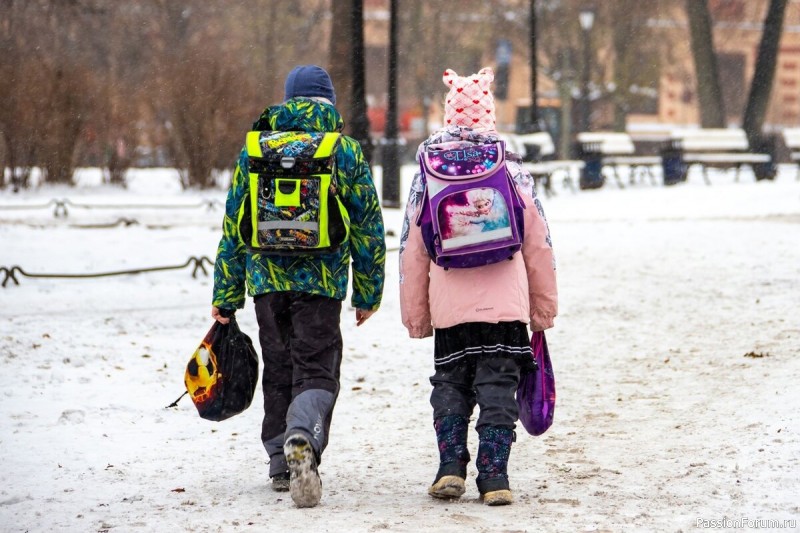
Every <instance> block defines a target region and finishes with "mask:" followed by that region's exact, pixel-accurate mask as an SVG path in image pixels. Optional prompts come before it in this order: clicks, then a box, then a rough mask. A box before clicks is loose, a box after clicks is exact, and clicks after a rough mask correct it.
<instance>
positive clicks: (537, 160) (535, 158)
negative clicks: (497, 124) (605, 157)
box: [499, 131, 584, 196]
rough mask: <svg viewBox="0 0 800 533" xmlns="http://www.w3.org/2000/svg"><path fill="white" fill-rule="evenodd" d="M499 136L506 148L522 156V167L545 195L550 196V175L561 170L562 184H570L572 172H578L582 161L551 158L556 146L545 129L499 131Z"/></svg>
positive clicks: (581, 166)
mask: <svg viewBox="0 0 800 533" xmlns="http://www.w3.org/2000/svg"><path fill="white" fill-rule="evenodd" d="M499 135H500V138H501V139H503V140H504V141H506V148H507V149H508V150H509V151H511V152H514V153H515V154H517V155H519V156H520V157H522V160H523V167H524V168H525V170H527V171H528V172H530V174H531V176H532V177H533V180H534V182H535V183H536V185H542V187H543V188H544V192H545V194H546V195H547V196H551V195H552V194H554V193H553V190H552V186H551V183H552V179H551V178H552V176H553V175H554V174H556V173H558V172H563V173H564V174H565V176H564V185H565V186H569V187H570V188H572V189H573V190H574V187H573V186H572V174H573V173H577V172H580V169H581V168H583V165H584V163H583V161H578V160H566V159H563V160H560V159H553V157H554V155H555V153H556V147H555V144H554V143H553V138H552V137H551V136H550V134H549V133H548V132H546V131H540V132H536V133H524V134H516V133H501V134H499Z"/></svg>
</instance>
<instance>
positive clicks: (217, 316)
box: [211, 306, 231, 324]
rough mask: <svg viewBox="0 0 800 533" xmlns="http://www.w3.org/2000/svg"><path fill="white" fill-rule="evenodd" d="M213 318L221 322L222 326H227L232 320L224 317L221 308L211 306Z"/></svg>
mask: <svg viewBox="0 0 800 533" xmlns="http://www.w3.org/2000/svg"><path fill="white" fill-rule="evenodd" d="M211 318H213V319H214V320H216V321H217V322H219V323H220V324H227V323H229V322H230V321H231V319H230V318H227V317H225V316H222V311H221V310H220V308H219V307H214V306H211Z"/></svg>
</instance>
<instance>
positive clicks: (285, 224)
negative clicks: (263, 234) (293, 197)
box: [258, 220, 319, 231]
mask: <svg viewBox="0 0 800 533" xmlns="http://www.w3.org/2000/svg"><path fill="white" fill-rule="evenodd" d="M317 228H319V224H318V223H316V222H304V221H302V220H299V221H298V220H261V221H259V223H258V230H259V231H262V230H271V229H293V230H305V231H317Z"/></svg>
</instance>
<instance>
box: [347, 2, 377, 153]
mask: <svg viewBox="0 0 800 533" xmlns="http://www.w3.org/2000/svg"><path fill="white" fill-rule="evenodd" d="M352 4H353V9H352V12H351V21H350V31H351V33H350V36H351V37H350V42H351V43H352V47H353V49H352V65H353V87H352V92H351V94H350V97H351V98H350V131H351V134H352V136H353V138H354V139H356V140H357V141H358V142H359V143H360V144H361V149H362V150H363V151H364V157H365V158H366V159H367V163H369V162H371V161H372V139H371V138H370V136H369V117H367V100H366V95H367V80H366V73H365V68H366V67H365V61H364V59H365V58H364V0H352Z"/></svg>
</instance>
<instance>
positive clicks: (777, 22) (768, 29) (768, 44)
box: [743, 0, 786, 146]
mask: <svg viewBox="0 0 800 533" xmlns="http://www.w3.org/2000/svg"><path fill="white" fill-rule="evenodd" d="M785 13H786V0H771V1H770V3H769V10H768V11H767V16H766V18H765V20H764V32H763V33H762V35H761V43H760V44H759V47H758V57H757V58H756V69H755V73H754V74H753V79H752V80H751V81H750V93H749V95H748V97H747V107H746V108H745V112H744V121H743V127H744V131H745V133H747V138H748V140H749V142H750V145H751V146H758V145H759V143H760V142H761V128H762V127H763V125H764V116H765V115H766V112H767V105H768V104H769V98H770V94H771V93H772V83H773V80H774V78H775V64H776V62H777V58H778V45H779V44H780V40H781V33H782V31H783V18H784V14H785Z"/></svg>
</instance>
